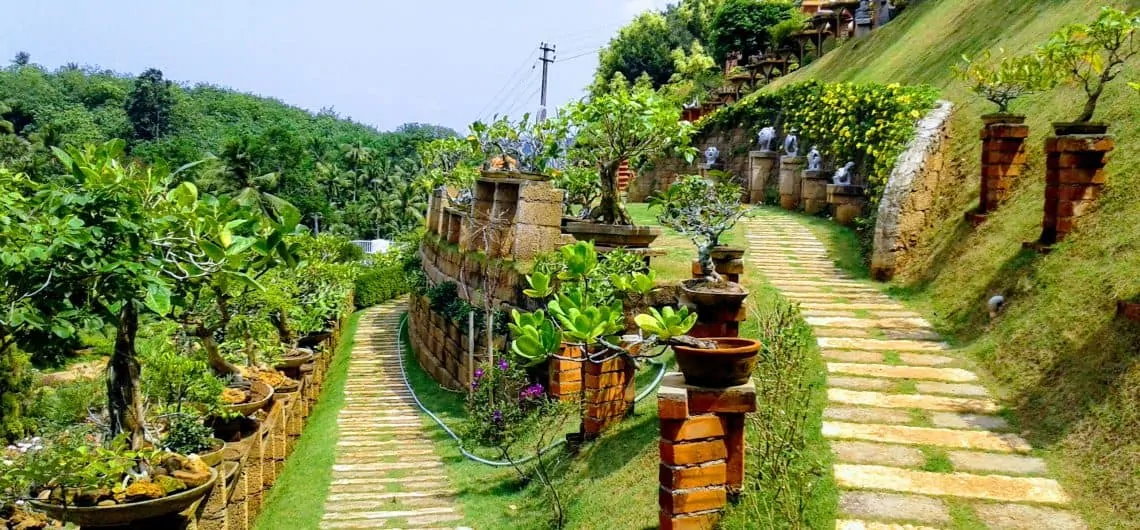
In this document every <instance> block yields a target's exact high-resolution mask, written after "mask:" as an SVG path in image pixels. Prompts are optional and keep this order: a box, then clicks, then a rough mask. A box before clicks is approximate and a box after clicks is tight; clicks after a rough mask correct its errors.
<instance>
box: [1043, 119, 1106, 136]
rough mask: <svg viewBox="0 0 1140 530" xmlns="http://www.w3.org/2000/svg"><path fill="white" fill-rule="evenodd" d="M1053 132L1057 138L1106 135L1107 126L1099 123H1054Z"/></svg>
mask: <svg viewBox="0 0 1140 530" xmlns="http://www.w3.org/2000/svg"><path fill="white" fill-rule="evenodd" d="M1053 132H1054V133H1056V135H1057V136H1067V135H1071V134H1108V124H1107V123H1101V122H1088V123H1085V122H1055V123H1053Z"/></svg>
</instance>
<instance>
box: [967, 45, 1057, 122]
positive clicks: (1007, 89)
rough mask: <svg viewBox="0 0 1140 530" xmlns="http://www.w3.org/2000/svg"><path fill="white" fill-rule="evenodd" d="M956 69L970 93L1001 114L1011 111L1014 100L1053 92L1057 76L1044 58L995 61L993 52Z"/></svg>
mask: <svg viewBox="0 0 1140 530" xmlns="http://www.w3.org/2000/svg"><path fill="white" fill-rule="evenodd" d="M962 59H963V61H964V62H963V63H962V64H959V65H955V66H954V73H955V75H956V76H957V77H958V79H960V80H962V81H965V82H966V83H968V84H969V87H970V91H971V92H973V93H974V94H977V95H978V96H981V97H982V98H984V99H986V100H988V101H990V102H991V103H993V104H995V105H997V106H998V112H999V113H1001V114H1005V113H1008V112H1009V105H1010V104H1011V103H1013V101H1014V100H1016V99H1018V98H1021V97H1023V96H1028V95H1030V94H1034V93H1037V92H1044V91H1046V90H1050V89H1052V88H1053V87H1054V86H1056V84H1057V76H1056V75H1055V74H1054V73H1053V72H1052V70H1051V69H1050V68H1048V67H1047V65H1045V64H1044V61H1043V60H1042V59H1041V57H1040V56H1037V55H1023V56H1006V57H1002V58H1001V59H1000V60H996V61H995V60H992V59H993V56H992V54H991V53H990V51H989V50H986V51H985V52H983V53H981V54H979V55H978V56H976V57H973V58H970V57H966V56H963V57H962Z"/></svg>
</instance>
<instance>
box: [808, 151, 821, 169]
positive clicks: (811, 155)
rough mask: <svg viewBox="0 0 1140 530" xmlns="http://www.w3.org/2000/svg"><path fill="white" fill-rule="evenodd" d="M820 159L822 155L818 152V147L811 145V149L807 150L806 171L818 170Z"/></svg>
mask: <svg viewBox="0 0 1140 530" xmlns="http://www.w3.org/2000/svg"><path fill="white" fill-rule="evenodd" d="M822 161H823V155H820V154H819V148H818V147H816V146H814V145H813V146H811V151H808V154H807V163H808V165H807V170H808V171H819V164H820V162H822Z"/></svg>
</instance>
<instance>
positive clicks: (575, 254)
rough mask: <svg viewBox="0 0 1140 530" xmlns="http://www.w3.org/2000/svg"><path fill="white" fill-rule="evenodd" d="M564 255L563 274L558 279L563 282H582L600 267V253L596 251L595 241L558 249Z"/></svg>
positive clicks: (580, 242) (559, 274) (560, 273)
mask: <svg viewBox="0 0 1140 530" xmlns="http://www.w3.org/2000/svg"><path fill="white" fill-rule="evenodd" d="M558 252H559V253H561V254H562V266H563V269H562V272H559V273H558V279H560V280H563V281H582V280H585V279H586V278H587V277H588V276H589V275H590V273H591V272H593V271H594V269H595V268H597V266H598V253H597V251H596V250H594V242H593V241H579V242H577V243H574V244H572V245H566V246H563V247H562V248H560V249H558Z"/></svg>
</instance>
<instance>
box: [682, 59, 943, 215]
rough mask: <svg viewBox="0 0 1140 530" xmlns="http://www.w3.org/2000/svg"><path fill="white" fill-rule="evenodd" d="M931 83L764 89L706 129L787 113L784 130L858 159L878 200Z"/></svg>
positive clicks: (842, 158)
mask: <svg viewBox="0 0 1140 530" xmlns="http://www.w3.org/2000/svg"><path fill="white" fill-rule="evenodd" d="M937 96H938V92H937V91H936V90H935V89H934V88H932V87H929V86H925V85H923V86H901V85H899V84H890V85H882V84H879V83H827V84H825V83H820V82H818V81H808V82H805V83H798V84H794V85H790V86H787V87H785V88H782V89H780V90H774V91H759V92H755V93H753V94H751V95H749V96H748V97H746V98H744V99H743V100H741V101H740V102H739V103H737V104H736V105H732V106H729V107H725V108H723V109H721V110H720V111H718V112H716V113H714V114H712V115H711V116H709V117H708V118H705V119H704V120H702V121H701V123H700V126H701V127H702V129H704V130H705V131H709V130H711V129H714V128H718V127H724V128H732V127H750V128H756V129H759V128H760V127H763V126H765V125H769V124H772V123H775V122H776V120H777V118H778V117H782V120H783V130H785V131H789V130H791V129H795V130H797V131H798V134H799V138H800V145H817V146H819V149H820V151H822V152H824V153H825V154H826V155H827V156H828V158H830V159H831V160H833V161H835V162H846V161H854V162H855V164H856V171H858V172H860V173H862V174H864V175H866V176H867V186H868V188H869V189H868V193H869V195H870V197H871V199H872V201H874V202H876V203H877V202H878V199H879V197H880V196H881V195H882V190H883V188H884V187H885V186H886V183H887V179H888V178H889V177H890V174H891V171H892V170H893V169H894V167H895V160H896V159H898V156H899V155H900V154H902V152H903V150H904V149H905V148H906V144H907V142H909V141H910V139H911V138H912V137H913V136H914V125H915V122H917V121H918V120H919V119H920V118H922V116H923V114H924V113H925V112H926V111H928V110H929V109H931V108H932V107H933V106H934V102H935V100H936V99H937Z"/></svg>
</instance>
